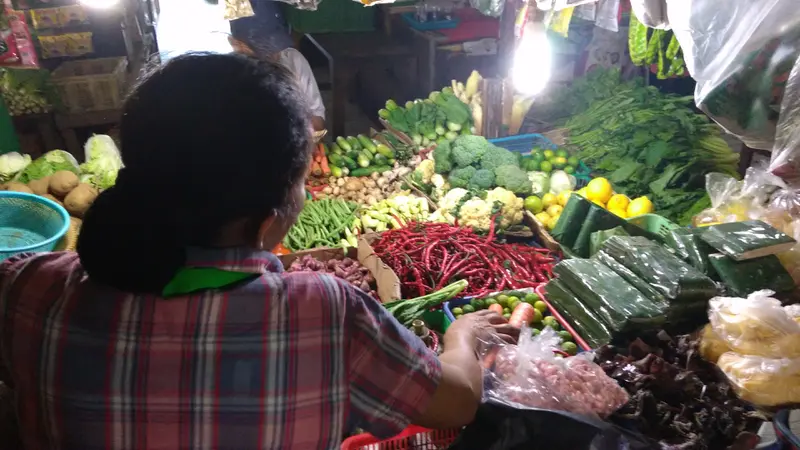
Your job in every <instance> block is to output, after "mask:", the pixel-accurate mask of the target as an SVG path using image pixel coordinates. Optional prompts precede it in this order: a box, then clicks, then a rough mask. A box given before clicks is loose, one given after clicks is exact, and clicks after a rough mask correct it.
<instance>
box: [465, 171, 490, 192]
mask: <svg viewBox="0 0 800 450" xmlns="http://www.w3.org/2000/svg"><path fill="white" fill-rule="evenodd" d="M492 186H494V172H492V171H491V170H486V169H478V170H477V171H475V173H474V174H473V175H472V178H470V180H469V185H468V186H467V187H469V188H470V189H472V190H483V191H485V190H486V189H491V188H492Z"/></svg>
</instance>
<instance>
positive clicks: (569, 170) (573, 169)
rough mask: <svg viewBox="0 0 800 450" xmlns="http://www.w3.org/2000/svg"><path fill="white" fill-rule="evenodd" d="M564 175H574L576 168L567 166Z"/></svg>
mask: <svg viewBox="0 0 800 450" xmlns="http://www.w3.org/2000/svg"><path fill="white" fill-rule="evenodd" d="M564 173H567V174H573V173H575V168H574V167H572V166H566V167H564Z"/></svg>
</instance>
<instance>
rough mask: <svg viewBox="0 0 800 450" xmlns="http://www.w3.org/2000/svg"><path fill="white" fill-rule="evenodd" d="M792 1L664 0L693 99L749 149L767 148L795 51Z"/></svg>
mask: <svg viewBox="0 0 800 450" xmlns="http://www.w3.org/2000/svg"><path fill="white" fill-rule="evenodd" d="M796 12H797V3H796V1H795V0H768V1H766V2H753V1H751V0H728V1H726V2H725V7H724V8H720V3H719V1H718V0H693V1H691V2H687V1H685V0H667V14H668V19H669V24H670V27H671V28H672V30H673V31H674V32H675V35H676V37H677V38H678V41H679V42H680V45H681V49H682V50H683V57H684V60H685V61H686V66H687V68H688V69H689V72H690V73H691V75H692V77H693V78H694V79H695V80H696V81H697V86H696V88H695V102H696V103H697V105H698V107H700V108H701V109H702V110H703V111H705V112H706V113H707V114H708V115H709V116H711V117H712V118H713V119H714V120H716V121H717V122H718V123H719V124H720V125H722V126H723V127H724V128H725V129H727V130H728V131H729V132H730V133H732V134H734V135H736V136H738V137H739V138H740V139H741V140H742V141H743V142H745V143H746V144H747V145H748V146H750V147H752V148H760V149H765V150H770V149H772V148H773V143H774V142H775V129H776V124H777V119H778V111H779V107H780V104H781V100H782V98H783V97H784V88H785V87H786V84H785V83H786V80H787V78H788V75H789V72H790V70H791V69H792V66H793V65H794V64H795V61H796V60H797V57H798V54H800V39H799V38H800V16H798V15H797V14H796Z"/></svg>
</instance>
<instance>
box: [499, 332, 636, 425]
mask: <svg viewBox="0 0 800 450" xmlns="http://www.w3.org/2000/svg"><path fill="white" fill-rule="evenodd" d="M560 342H561V338H560V337H559V336H558V334H557V333H556V332H555V331H553V329H552V328H550V327H545V329H544V330H543V331H542V332H541V334H539V335H537V336H533V333H532V332H531V331H530V329H527V328H525V329H523V332H522V333H521V335H520V339H519V343H518V344H517V345H502V346H500V347H499V348H497V351H496V353H495V354H494V355H493V357H492V364H491V365H490V370H489V371H488V373H487V375H486V377H487V383H488V387H487V388H486V389H484V400H485V401H492V402H495V403H500V404H505V405H508V406H511V407H516V408H542V409H550V410H557V411H567V412H572V413H577V414H583V415H588V416H597V417H601V418H603V417H607V416H608V415H610V414H611V413H613V412H614V411H616V410H617V409H618V408H619V407H621V406H622V405H624V404H625V403H626V402H627V401H628V394H627V393H626V392H625V390H624V389H622V388H621V387H620V386H619V385H618V384H617V383H616V382H615V381H614V380H613V379H611V378H610V377H608V376H607V375H606V374H605V372H603V369H601V368H600V366H598V365H597V364H595V363H594V362H593V359H594V355H593V354H592V353H581V354H579V355H576V356H573V357H569V358H563V357H561V356H559V355H556V354H555V353H554V352H553V350H554V349H556V348H558V345H559V343H560Z"/></svg>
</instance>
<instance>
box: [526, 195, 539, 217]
mask: <svg viewBox="0 0 800 450" xmlns="http://www.w3.org/2000/svg"><path fill="white" fill-rule="evenodd" d="M522 205H523V206H524V207H525V210H527V211H530V212H532V213H534V214H539V213H540V212H542V210H543V209H544V204H543V203H542V199H540V198H539V197H537V196H535V195H530V196H528V197H525V201H524V202H523V203H522Z"/></svg>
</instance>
